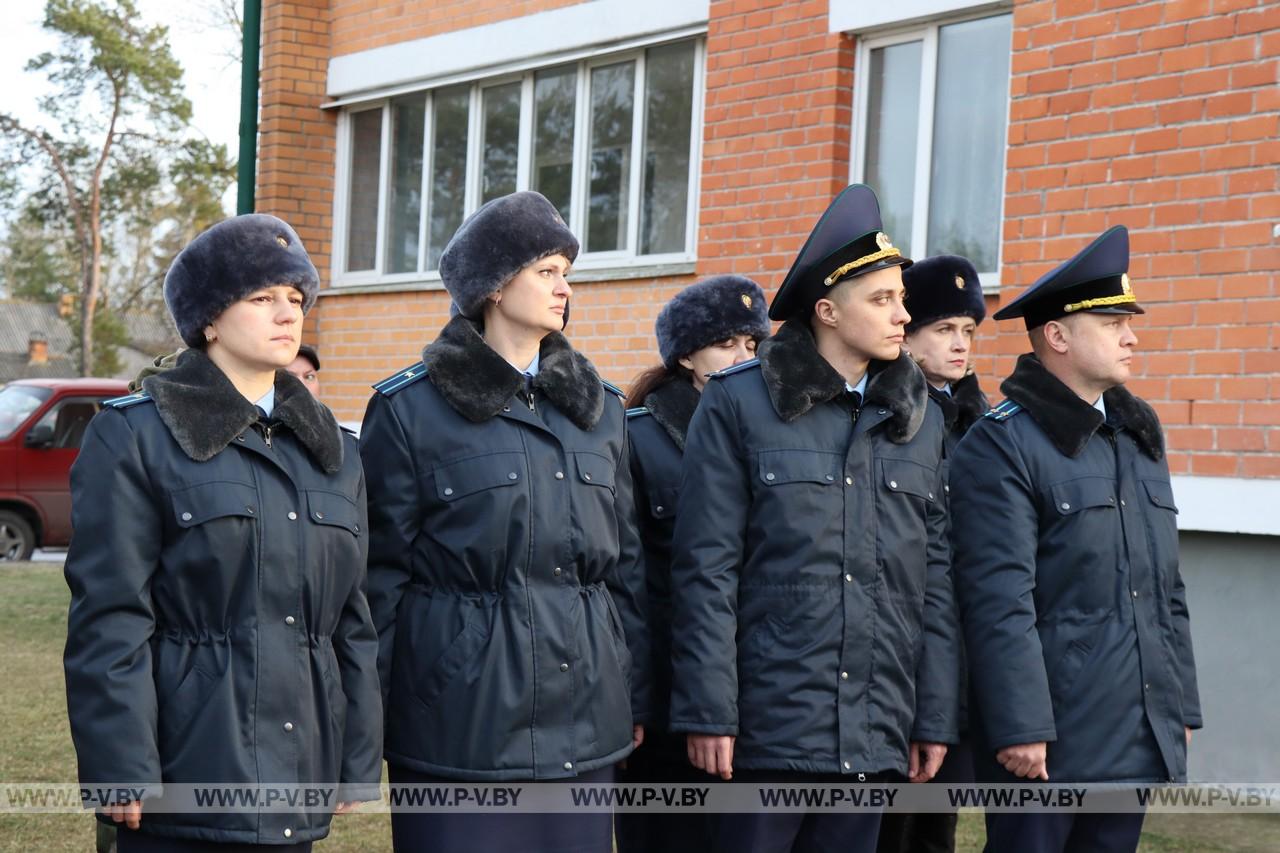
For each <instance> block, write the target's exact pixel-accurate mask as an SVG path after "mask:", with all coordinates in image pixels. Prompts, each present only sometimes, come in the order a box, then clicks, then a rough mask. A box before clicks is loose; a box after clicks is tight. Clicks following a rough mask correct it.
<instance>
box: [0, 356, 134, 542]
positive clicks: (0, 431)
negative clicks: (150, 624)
mask: <svg viewBox="0 0 1280 853" xmlns="http://www.w3.org/2000/svg"><path fill="white" fill-rule="evenodd" d="M128 393H129V388H128V384H127V383H125V382H123V381H120V380H116V379H18V380H15V381H13V382H10V383H9V384H8V385H5V386H4V388H3V390H0V560H26V559H28V558H29V557H30V556H31V552H32V551H34V550H35V549H36V548H65V547H66V546H67V543H69V542H70V541H71V480H70V475H71V463H72V462H74V461H76V454H77V453H79V452H80V441H81V439H83V438H84V431H85V427H87V426H88V425H89V421H90V420H92V418H93V416H94V415H96V414H97V413H98V410H99V409H101V408H102V401H103V400H109V399H111V398H112V397H122V396H124V395H125V394H128Z"/></svg>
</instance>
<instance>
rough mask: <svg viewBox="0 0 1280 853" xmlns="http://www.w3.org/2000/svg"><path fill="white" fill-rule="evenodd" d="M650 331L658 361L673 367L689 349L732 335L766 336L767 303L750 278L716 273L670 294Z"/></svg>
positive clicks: (767, 331)
mask: <svg viewBox="0 0 1280 853" xmlns="http://www.w3.org/2000/svg"><path fill="white" fill-rule="evenodd" d="M654 331H655V332H657V335H658V354H659V355H661V356H662V363H663V364H664V365H666V366H667V367H668V368H674V367H675V366H676V363H677V362H678V361H679V360H680V359H681V358H683V357H684V356H686V355H688V354H689V353H691V352H697V351H698V350H700V349H702V348H703V347H706V346H710V345H711V344H714V343H716V342H717V341H723V340H725V339H726V338H731V337H733V336H734V335H751V336H752V337H753V338H756V339H762V338H767V337H769V334H770V331H771V329H770V326H769V305H768V303H767V302H766V301H765V298H764V291H763V290H761V289H760V285H758V284H756V283H755V282H754V281H752V280H751V279H749V278H746V277H745V276H740V275H716V276H712V277H711V278H706V279H703V280H702V281H700V282H698V283H697V284H691V285H689V286H688V287H686V288H685V289H684V290H682V291H680V292H679V293H677V294H676V295H675V296H674V297H672V299H671V301H670V302H668V303H667V304H666V305H664V306H663V307H662V310H661V311H660V312H658V322H657V323H656V325H655V326H654Z"/></svg>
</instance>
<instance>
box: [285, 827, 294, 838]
mask: <svg viewBox="0 0 1280 853" xmlns="http://www.w3.org/2000/svg"><path fill="white" fill-rule="evenodd" d="M284 837H285V838H293V830H292V829H288V828H286V829H285V831H284Z"/></svg>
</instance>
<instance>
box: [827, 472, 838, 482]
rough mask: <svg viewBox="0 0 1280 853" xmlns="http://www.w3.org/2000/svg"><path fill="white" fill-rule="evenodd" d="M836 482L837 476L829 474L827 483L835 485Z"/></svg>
mask: <svg viewBox="0 0 1280 853" xmlns="http://www.w3.org/2000/svg"><path fill="white" fill-rule="evenodd" d="M835 480H836V476H835V474H828V475H827V482H828V483H834V482H835Z"/></svg>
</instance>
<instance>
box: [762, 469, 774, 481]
mask: <svg viewBox="0 0 1280 853" xmlns="http://www.w3.org/2000/svg"><path fill="white" fill-rule="evenodd" d="M764 478H765V479H766V480H772V479H774V477H773V472H772V471H770V472H769V473H768V474H765V475H764Z"/></svg>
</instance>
